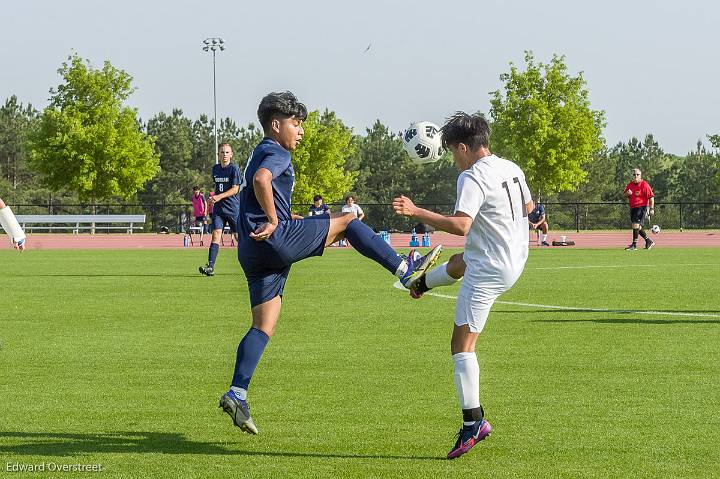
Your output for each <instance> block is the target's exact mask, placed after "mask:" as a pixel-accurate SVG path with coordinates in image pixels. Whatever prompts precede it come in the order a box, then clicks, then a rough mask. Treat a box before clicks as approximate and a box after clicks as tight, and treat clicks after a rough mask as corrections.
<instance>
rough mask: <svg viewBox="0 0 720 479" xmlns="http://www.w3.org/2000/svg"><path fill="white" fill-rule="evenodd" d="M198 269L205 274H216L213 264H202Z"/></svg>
mask: <svg viewBox="0 0 720 479" xmlns="http://www.w3.org/2000/svg"><path fill="white" fill-rule="evenodd" d="M198 270H199V271H200V273H201V274H204V275H205V276H215V268H213V267H212V266H208V265H205V266H200V267H199V268H198Z"/></svg>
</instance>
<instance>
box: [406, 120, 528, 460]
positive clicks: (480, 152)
mask: <svg viewBox="0 0 720 479" xmlns="http://www.w3.org/2000/svg"><path fill="white" fill-rule="evenodd" d="M442 135H443V146H445V148H447V149H449V150H450V151H451V152H452V154H453V159H454V160H455V164H456V165H457V167H458V168H459V169H460V170H461V173H460V175H459V176H458V180H457V201H456V203H455V214H453V215H452V216H443V215H441V214H438V213H434V212H432V211H428V210H425V209H423V208H418V207H417V206H415V204H414V203H413V202H412V201H411V200H410V199H409V198H406V197H404V196H401V197H399V198H395V200H394V201H393V208H394V209H395V212H396V213H397V214H400V215H404V216H411V217H413V218H414V219H415V220H417V221H418V222H421V223H427V224H430V225H433V226H434V227H436V228H437V229H441V230H444V231H447V232H448V233H452V234H456V235H462V236H466V241H465V252H464V254H462V255H454V256H453V257H452V258H451V259H450V261H449V262H447V263H445V264H442V265H440V266H438V267H437V268H435V269H434V270H432V271H430V272H429V273H428V274H427V277H426V278H424V280H421V281H419V282H418V284H417V285H415V286H413V288H412V289H411V294H412V295H413V297H416V298H417V297H420V296H421V295H422V293H423V292H424V291H427V290H428V289H431V288H434V287H436V286H443V285H450V284H453V283H455V282H456V281H457V280H458V279H459V278H461V277H462V276H463V274H464V276H465V279H464V280H463V284H462V287H461V289H460V294H459V295H458V299H457V305H456V309H455V326H454V329H453V334H452V340H451V350H452V357H453V362H454V364H455V369H454V371H455V373H454V374H455V386H456V389H457V394H458V397H459V399H460V407H461V409H462V413H463V426H462V428H460V432H459V434H458V439H457V442H456V443H455V446H453V448H452V449H451V450H450V452H449V453H448V459H454V458H456V457H459V456H461V455H463V454H465V453H466V452H467V451H469V450H470V448H472V447H473V446H474V445H475V444H477V443H478V442H479V441H481V440H483V439H485V438H486V437H487V436H488V435H489V434H490V431H491V430H492V426H491V425H490V423H489V422H488V421H487V420H485V418H484V411H483V408H482V406H481V405H480V366H479V364H478V360H477V356H476V355H475V343H476V341H477V337H478V335H479V334H480V332H481V331H482V329H483V327H484V326H485V321H486V320H487V317H488V313H489V312H490V308H491V307H492V304H493V302H494V301H495V299H496V298H497V297H498V296H499V295H501V294H502V293H503V292H505V291H507V290H508V289H509V288H510V287H511V286H512V285H513V284H515V281H517V279H518V278H519V277H520V274H521V273H522V271H523V268H524V267H525V261H526V260H527V256H528V239H527V231H528V219H527V216H528V213H529V212H530V211H532V210H533V202H532V198H531V196H530V190H529V189H528V186H527V183H526V182H525V175H524V174H523V172H522V170H521V169H520V168H519V167H518V166H517V165H516V164H515V163H513V162H511V161H508V160H504V159H502V158H498V157H497V156H495V155H493V154H492V153H491V152H490V150H489V144H490V126H489V125H488V123H487V121H486V120H485V118H483V117H482V116H481V115H477V114H476V115H468V114H467V113H463V112H458V113H456V114H455V115H453V116H452V117H451V118H450V119H449V120H448V121H447V123H446V124H445V126H444V127H443V128H442Z"/></svg>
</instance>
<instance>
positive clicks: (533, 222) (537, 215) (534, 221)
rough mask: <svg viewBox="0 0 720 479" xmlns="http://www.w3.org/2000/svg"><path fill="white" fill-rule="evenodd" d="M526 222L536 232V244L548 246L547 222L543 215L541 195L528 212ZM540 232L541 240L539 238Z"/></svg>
mask: <svg viewBox="0 0 720 479" xmlns="http://www.w3.org/2000/svg"><path fill="white" fill-rule="evenodd" d="M528 222H529V223H530V229H533V230H535V233H537V245H538V246H550V243H548V241H547V235H548V224H547V216H545V205H543V204H542V196H538V197H537V203H536V204H535V208H534V209H533V210H532V211H531V212H530V214H528ZM541 232H542V240H541V239H540V233H541Z"/></svg>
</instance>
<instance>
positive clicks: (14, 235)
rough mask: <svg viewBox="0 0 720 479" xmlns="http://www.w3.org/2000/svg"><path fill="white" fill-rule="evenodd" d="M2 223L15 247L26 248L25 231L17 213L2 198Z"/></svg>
mask: <svg viewBox="0 0 720 479" xmlns="http://www.w3.org/2000/svg"><path fill="white" fill-rule="evenodd" d="M0 225H1V226H2V228H3V230H5V233H7V235H8V236H9V237H10V240H11V241H12V245H13V248H15V249H17V250H18V251H20V252H22V251H24V250H25V239H26V237H25V232H24V231H23V230H22V228H21V227H20V224H19V223H18V220H17V218H16V217H15V214H14V213H13V212H12V209H10V207H9V206H7V205H6V204H5V202H4V201H3V200H2V199H1V198H0Z"/></svg>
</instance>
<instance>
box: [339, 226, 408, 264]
mask: <svg viewBox="0 0 720 479" xmlns="http://www.w3.org/2000/svg"><path fill="white" fill-rule="evenodd" d="M345 237H346V238H347V239H349V240H350V243H352V245H353V248H355V249H356V250H358V252H359V253H360V254H361V255H363V256H366V257H368V258H370V259H371V260H373V261H375V262H377V263H379V264H380V265H382V267H383V268H385V269H386V270H388V271H390V273H392V274H395V272H396V271H397V269H398V267H399V266H400V263H402V262H403V258H402V257H401V256H400V255H398V254H397V253H396V252H395V250H394V249H392V248H391V247H390V245H389V244H387V243H386V242H385V241H383V240H382V239H381V238H380V236H378V235H376V234H375V232H374V231H373V230H372V229H370V227H369V226H368V225H366V224H365V223H363V222H362V221H360V220H358V219H354V220H352V221H351V222H350V223H348V225H347V229H346V230H345Z"/></svg>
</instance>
